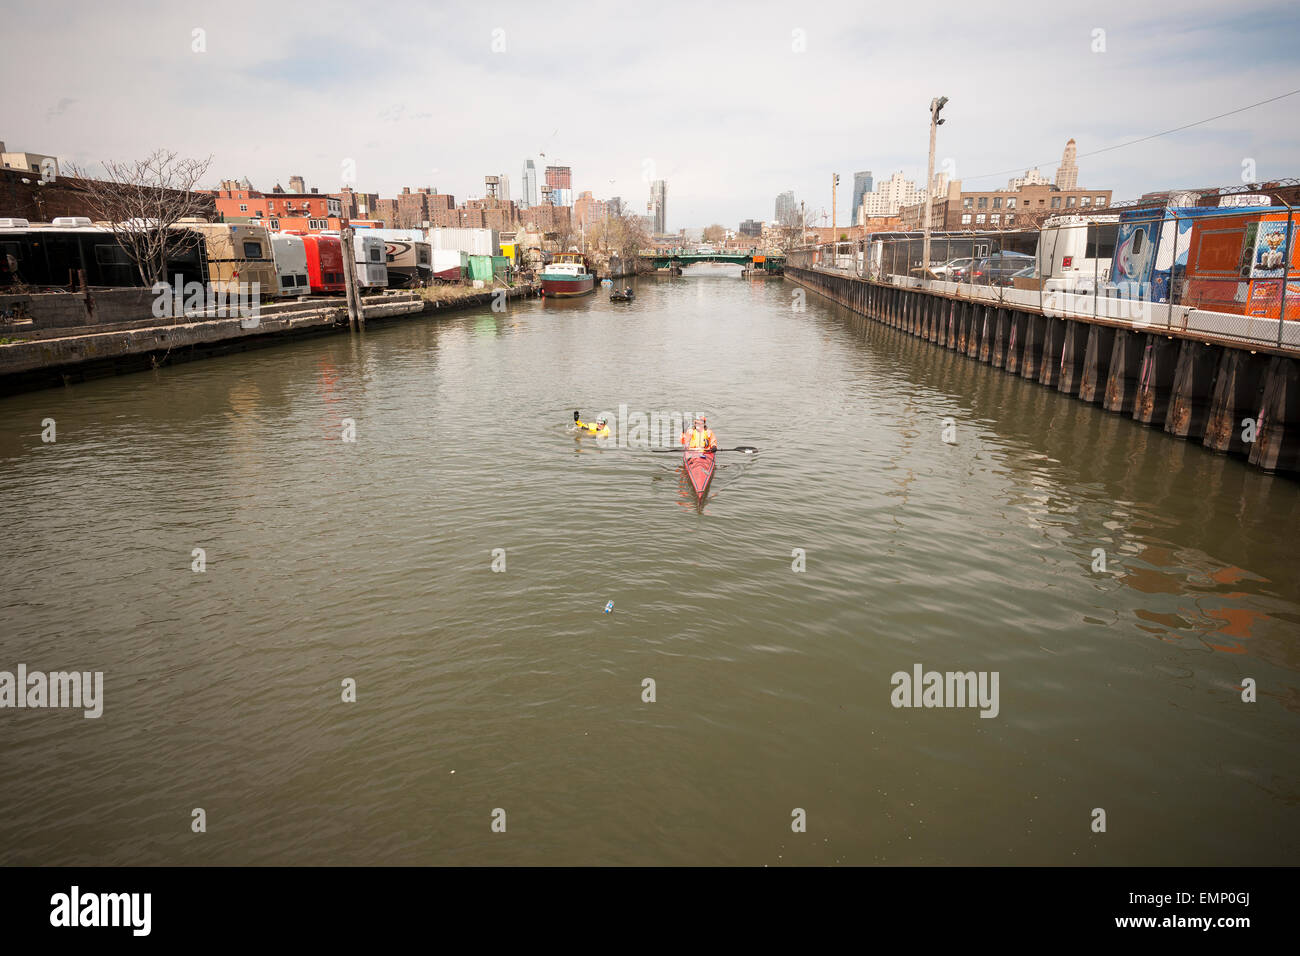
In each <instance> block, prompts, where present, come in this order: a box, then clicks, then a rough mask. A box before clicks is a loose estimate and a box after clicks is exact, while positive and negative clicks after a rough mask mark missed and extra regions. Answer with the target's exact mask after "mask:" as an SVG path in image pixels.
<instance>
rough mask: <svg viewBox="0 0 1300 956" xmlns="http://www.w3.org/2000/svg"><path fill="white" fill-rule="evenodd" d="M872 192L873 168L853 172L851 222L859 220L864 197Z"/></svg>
mask: <svg viewBox="0 0 1300 956" xmlns="http://www.w3.org/2000/svg"><path fill="white" fill-rule="evenodd" d="M869 192H871V170H869V169H868V170H866V171H864V172H860V173H854V174H853V205H852V206H850V207H849V222H857V221H858V210H859V209H861V208H862V197H863V196H865V195H866V194H867V193H869Z"/></svg>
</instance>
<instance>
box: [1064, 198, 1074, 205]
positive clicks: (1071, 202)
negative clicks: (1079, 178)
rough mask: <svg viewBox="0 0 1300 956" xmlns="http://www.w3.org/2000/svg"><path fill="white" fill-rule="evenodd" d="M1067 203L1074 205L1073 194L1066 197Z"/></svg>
mask: <svg viewBox="0 0 1300 956" xmlns="http://www.w3.org/2000/svg"><path fill="white" fill-rule="evenodd" d="M1065 205H1066V206H1073V205H1074V197H1073V196H1066V197H1065Z"/></svg>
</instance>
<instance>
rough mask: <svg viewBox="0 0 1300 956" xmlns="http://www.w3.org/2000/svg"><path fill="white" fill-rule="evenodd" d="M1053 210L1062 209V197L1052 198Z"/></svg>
mask: <svg viewBox="0 0 1300 956" xmlns="http://www.w3.org/2000/svg"><path fill="white" fill-rule="evenodd" d="M1052 208H1053V209H1060V208H1061V197H1060V196H1053V197H1052Z"/></svg>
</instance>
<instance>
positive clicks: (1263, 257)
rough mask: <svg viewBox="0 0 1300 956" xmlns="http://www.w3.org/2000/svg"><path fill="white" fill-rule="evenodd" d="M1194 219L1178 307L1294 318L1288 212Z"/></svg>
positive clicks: (1298, 292) (1299, 312)
mask: <svg viewBox="0 0 1300 956" xmlns="http://www.w3.org/2000/svg"><path fill="white" fill-rule="evenodd" d="M1215 211H1216V212H1218V213H1219V215H1216V216H1213V217H1205V218H1200V219H1197V220H1196V222H1195V223H1194V224H1193V225H1192V229H1191V240H1190V242H1189V243H1188V247H1189V248H1188V252H1187V272H1186V277H1185V278H1184V279H1183V283H1184V288H1182V289H1180V290H1179V291H1180V292H1181V294H1182V295H1181V300H1180V301H1181V303H1182V304H1183V305H1190V306H1193V307H1194V308H1197V309H1205V310H1207V311H1210V312H1230V313H1233V314H1236V315H1248V316H1255V317H1260V318H1271V319H1276V318H1278V317H1279V315H1281V314H1282V300H1283V296H1284V295H1285V299H1286V314H1285V318H1287V319H1291V320H1296V319H1300V262H1297V258H1296V248H1295V243H1294V242H1292V238H1293V235H1294V231H1295V227H1296V223H1295V222H1294V214H1293V212H1292V211H1290V210H1287V209H1283V208H1277V207H1267V208H1259V209H1251V210H1250V211H1248V212H1244V211H1243V212H1237V211H1233V212H1230V213H1227V214H1224V211H1223V210H1222V209H1219V210H1215Z"/></svg>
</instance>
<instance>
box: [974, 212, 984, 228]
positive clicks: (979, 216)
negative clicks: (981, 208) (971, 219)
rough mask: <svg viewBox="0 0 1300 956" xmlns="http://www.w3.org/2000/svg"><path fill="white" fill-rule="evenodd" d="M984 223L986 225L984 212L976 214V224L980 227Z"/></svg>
mask: <svg viewBox="0 0 1300 956" xmlns="http://www.w3.org/2000/svg"><path fill="white" fill-rule="evenodd" d="M983 223H984V213H982V212H978V213H976V214H975V224H976V225H977V226H978V225H983Z"/></svg>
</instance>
